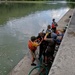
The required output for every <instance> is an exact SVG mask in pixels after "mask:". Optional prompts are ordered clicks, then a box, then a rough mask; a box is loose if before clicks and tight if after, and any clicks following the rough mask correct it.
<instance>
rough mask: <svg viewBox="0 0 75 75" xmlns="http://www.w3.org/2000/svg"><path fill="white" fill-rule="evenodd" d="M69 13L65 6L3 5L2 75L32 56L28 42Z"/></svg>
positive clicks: (0, 37)
mask: <svg viewBox="0 0 75 75" xmlns="http://www.w3.org/2000/svg"><path fill="white" fill-rule="evenodd" d="M68 10H69V7H68V6H67V4H64V3H43V4H38V3H34V4H33V3H23V4H21V3H19V4H13V3H10V4H6V5H5V4H0V75H7V74H8V73H9V72H10V71H11V70H12V68H13V67H14V66H15V65H16V64H17V63H18V62H19V61H20V60H21V59H22V58H23V57H24V56H25V55H26V54H27V53H28V51H29V50H28V47H27V41H28V39H29V38H30V36H31V35H36V36H37V34H38V32H40V31H42V30H43V29H44V30H46V27H47V25H48V24H51V22H52V18H55V19H56V21H59V19H60V18H61V17H62V16H63V15H64V14H65V13H66V12H67V11H68Z"/></svg>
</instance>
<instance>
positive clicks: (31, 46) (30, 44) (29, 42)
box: [28, 41, 37, 51]
mask: <svg viewBox="0 0 75 75" xmlns="http://www.w3.org/2000/svg"><path fill="white" fill-rule="evenodd" d="M28 48H29V49H30V50H32V51H35V50H36V49H37V47H34V46H33V43H32V41H28Z"/></svg>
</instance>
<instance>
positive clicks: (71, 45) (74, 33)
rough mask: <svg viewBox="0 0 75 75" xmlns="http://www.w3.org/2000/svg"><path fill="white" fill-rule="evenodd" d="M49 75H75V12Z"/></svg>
mask: <svg viewBox="0 0 75 75" xmlns="http://www.w3.org/2000/svg"><path fill="white" fill-rule="evenodd" d="M49 75H75V10H74V12H73V15H72V18H71V20H70V22H69V27H68V29H67V31H66V33H65V35H64V38H63V40H62V43H61V45H60V48H59V50H58V52H57V55H56V57H55V60H54V62H53V65H52V67H51V70H50V72H49Z"/></svg>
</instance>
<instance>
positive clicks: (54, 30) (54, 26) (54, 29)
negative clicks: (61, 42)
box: [52, 19, 58, 33]
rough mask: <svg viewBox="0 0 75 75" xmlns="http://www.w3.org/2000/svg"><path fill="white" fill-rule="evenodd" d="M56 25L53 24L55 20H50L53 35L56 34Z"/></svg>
mask: <svg viewBox="0 0 75 75" xmlns="http://www.w3.org/2000/svg"><path fill="white" fill-rule="evenodd" d="M57 26H58V24H57V23H56V22H55V19H53V20H52V30H53V32H54V33H56V28H57Z"/></svg>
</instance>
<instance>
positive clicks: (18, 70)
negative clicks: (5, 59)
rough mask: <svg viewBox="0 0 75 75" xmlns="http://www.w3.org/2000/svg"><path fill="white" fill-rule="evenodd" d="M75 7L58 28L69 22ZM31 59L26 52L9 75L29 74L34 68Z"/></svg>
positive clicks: (60, 22)
mask: <svg viewBox="0 0 75 75" xmlns="http://www.w3.org/2000/svg"><path fill="white" fill-rule="evenodd" d="M72 13H73V9H70V10H69V11H68V12H67V13H66V14H65V15H64V16H63V17H62V18H61V19H60V20H59V21H58V25H60V26H59V27H58V28H62V27H63V26H64V25H66V24H68V22H65V20H66V19H68V18H69V16H70V15H72ZM30 63H31V60H30V55H29V54H26V55H25V56H24V58H23V59H22V60H21V61H20V62H19V63H18V64H17V65H16V66H15V67H14V68H13V69H12V71H11V72H10V73H9V74H8V75H28V72H29V71H30V70H31V68H33V67H34V66H31V64H30Z"/></svg>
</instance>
